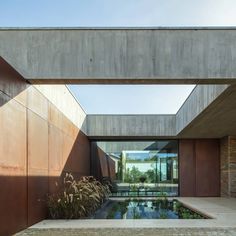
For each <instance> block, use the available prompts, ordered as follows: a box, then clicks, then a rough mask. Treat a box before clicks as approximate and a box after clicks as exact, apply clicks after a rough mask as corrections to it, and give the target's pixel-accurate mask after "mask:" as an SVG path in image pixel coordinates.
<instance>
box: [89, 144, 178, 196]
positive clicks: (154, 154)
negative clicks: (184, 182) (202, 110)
mask: <svg viewBox="0 0 236 236" xmlns="http://www.w3.org/2000/svg"><path fill="white" fill-rule="evenodd" d="M92 169H93V170H94V173H93V174H94V175H95V176H96V177H97V178H99V179H108V180H109V181H111V182H112V186H113V188H112V191H113V195H114V196H156V195H163V194H165V195H168V196H177V195H178V142H177V141H176V140H160V141H158V140H157V141H102V142H101V141H99V142H92Z"/></svg>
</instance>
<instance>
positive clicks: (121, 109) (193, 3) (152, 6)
mask: <svg viewBox="0 0 236 236" xmlns="http://www.w3.org/2000/svg"><path fill="white" fill-rule="evenodd" d="M0 9H1V14H0V27H122V26H123V27H128V26H130V27H138V26H155V27H160V26H236V0H40V1H36V0H0ZM193 87H194V86H193V85H189V86H187V85H185V86H181V85H178V86H167V85H166V86H164V85H159V86H158V85H155V86H154V85H152V86H150V85H145V86H142V85H128V86H126V85H119V86H118V85H117V86H111V85H110V86H108V85H106V86H104V85H100V86H98V85H90V86H87V85H73V86H69V88H70V90H71V91H72V92H73V93H74V95H75V96H76V98H77V99H78V100H79V102H80V104H81V105H82V107H83V108H84V110H85V111H86V112H87V113H89V114H99V113H100V114H173V113H176V112H177V110H178V109H179V107H180V106H181V104H182V103H183V102H184V100H185V99H186V98H187V96H188V95H189V93H190V92H191V91H192V89H193Z"/></svg>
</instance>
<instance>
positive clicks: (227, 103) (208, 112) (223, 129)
mask: <svg viewBox="0 0 236 236" xmlns="http://www.w3.org/2000/svg"><path fill="white" fill-rule="evenodd" d="M227 135H236V86H230V87H229V88H228V89H226V90H225V91H224V92H223V93H222V94H221V95H220V96H218V97H217V98H216V99H215V100H214V101H213V102H212V103H211V104H210V105H209V106H208V107H207V108H206V109H205V110H204V111H203V112H202V113H200V114H199V115H198V116H197V117H196V118H195V119H193V120H192V122H190V124H189V125H187V126H186V127H185V128H184V129H183V130H182V131H181V132H180V133H179V134H178V137H179V138H221V137H224V136H227Z"/></svg>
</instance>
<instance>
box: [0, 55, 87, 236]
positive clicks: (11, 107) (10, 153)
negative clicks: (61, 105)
mask: <svg viewBox="0 0 236 236" xmlns="http://www.w3.org/2000/svg"><path fill="white" fill-rule="evenodd" d="M52 107H54V106H53V105H52V104H51V103H50V102H49V101H48V100H47V99H46V98H45V97H44V96H43V95H42V94H41V93H40V92H38V91H37V90H36V89H35V88H33V87H30V85H29V84H27V83H26V82H25V81H24V80H23V79H22V77H21V76H20V75H19V74H18V73H17V72H16V71H14V69H13V68H11V67H10V66H9V65H8V64H7V63H6V62H4V61H3V60H2V59H1V58H0V130H1V134H0V186H1V193H0V235H4V236H8V235H12V234H14V233H15V232H18V231H20V230H22V229H24V228H26V227H28V226H30V225H32V224H34V223H36V222H38V221H40V220H42V219H44V218H45V217H46V213H47V211H46V202H45V197H46V195H47V193H48V192H49V186H51V187H50V190H51V192H53V191H56V189H55V188H54V187H52V186H55V181H60V180H61V176H62V174H63V173H64V172H65V171H68V172H72V173H73V174H74V175H75V176H78V177H80V176H82V175H89V174H90V160H89V159H90V158H89V155H90V144H89V140H88V138H87V137H86V136H85V135H84V134H83V133H82V132H81V131H80V130H79V129H78V128H77V127H76V126H75V125H73V124H72V122H71V121H70V120H68V119H67V118H66V117H65V116H64V115H63V114H62V113H61V112H60V111H59V110H58V109H56V108H55V107H54V109H53V112H52V109H50V108H52ZM53 114H54V115H53ZM55 117H58V120H59V121H58V120H56V118H55Z"/></svg>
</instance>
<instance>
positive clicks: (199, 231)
mask: <svg viewBox="0 0 236 236" xmlns="http://www.w3.org/2000/svg"><path fill="white" fill-rule="evenodd" d="M54 235H55V236H126V235H127V236H133V235H135V236H146V235H147V236H154V235H155V236H205V235H207V236H208V235H209V236H236V228H214V229H212V228H169V229H167V228H136V229H134V228H126V229H124V228H110V229H107V228H105V229H101V228H100V229H27V230H25V231H23V232H21V233H18V234H16V236H54Z"/></svg>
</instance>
